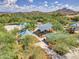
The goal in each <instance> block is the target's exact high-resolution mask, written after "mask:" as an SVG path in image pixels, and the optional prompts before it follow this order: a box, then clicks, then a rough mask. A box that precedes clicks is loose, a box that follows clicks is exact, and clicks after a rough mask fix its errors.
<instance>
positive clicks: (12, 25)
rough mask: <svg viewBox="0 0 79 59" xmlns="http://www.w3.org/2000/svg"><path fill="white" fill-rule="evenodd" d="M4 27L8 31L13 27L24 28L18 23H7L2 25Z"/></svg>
mask: <svg viewBox="0 0 79 59" xmlns="http://www.w3.org/2000/svg"><path fill="white" fill-rule="evenodd" d="M4 28H5V29H6V30H7V32H10V31H12V30H14V29H18V30H21V29H23V28H25V26H24V25H19V24H9V25H6V26H4Z"/></svg>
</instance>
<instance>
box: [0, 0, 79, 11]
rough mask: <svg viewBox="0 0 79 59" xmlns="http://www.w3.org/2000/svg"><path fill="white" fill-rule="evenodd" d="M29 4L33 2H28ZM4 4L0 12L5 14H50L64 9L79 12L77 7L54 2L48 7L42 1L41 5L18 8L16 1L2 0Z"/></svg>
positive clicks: (47, 4)
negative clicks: (36, 12) (32, 12)
mask: <svg viewBox="0 0 79 59" xmlns="http://www.w3.org/2000/svg"><path fill="white" fill-rule="evenodd" d="M29 1H30V3H32V2H34V0H29ZM4 2H6V4H4V5H0V11H6V12H31V11H41V12H51V11H55V10H57V9H62V8H64V7H66V8H69V9H72V10H76V11H78V10H79V6H73V5H69V4H63V3H59V2H58V1H55V2H54V3H52V4H50V5H49V2H48V1H44V2H43V3H42V4H41V5H39V6H38V5H33V4H31V5H28V6H27V5H24V6H19V5H17V4H16V2H17V0H4Z"/></svg>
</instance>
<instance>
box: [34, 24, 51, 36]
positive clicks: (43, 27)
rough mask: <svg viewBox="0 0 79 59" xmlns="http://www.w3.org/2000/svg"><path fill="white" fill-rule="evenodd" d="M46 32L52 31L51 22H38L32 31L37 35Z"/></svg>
mask: <svg viewBox="0 0 79 59" xmlns="http://www.w3.org/2000/svg"><path fill="white" fill-rule="evenodd" d="M48 32H52V24H51V23H46V24H40V25H39V26H37V28H36V29H35V30H34V33H35V34H37V35H39V36H40V35H42V34H46V33H48Z"/></svg>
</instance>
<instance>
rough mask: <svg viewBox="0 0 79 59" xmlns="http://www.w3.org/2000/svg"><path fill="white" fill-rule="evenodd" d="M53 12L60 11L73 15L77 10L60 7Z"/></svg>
mask: <svg viewBox="0 0 79 59" xmlns="http://www.w3.org/2000/svg"><path fill="white" fill-rule="evenodd" d="M54 12H56V13H60V14H63V15H75V14H77V13H78V12H77V11H73V10H71V9H68V8H62V9H59V10H56V11H54Z"/></svg>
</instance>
